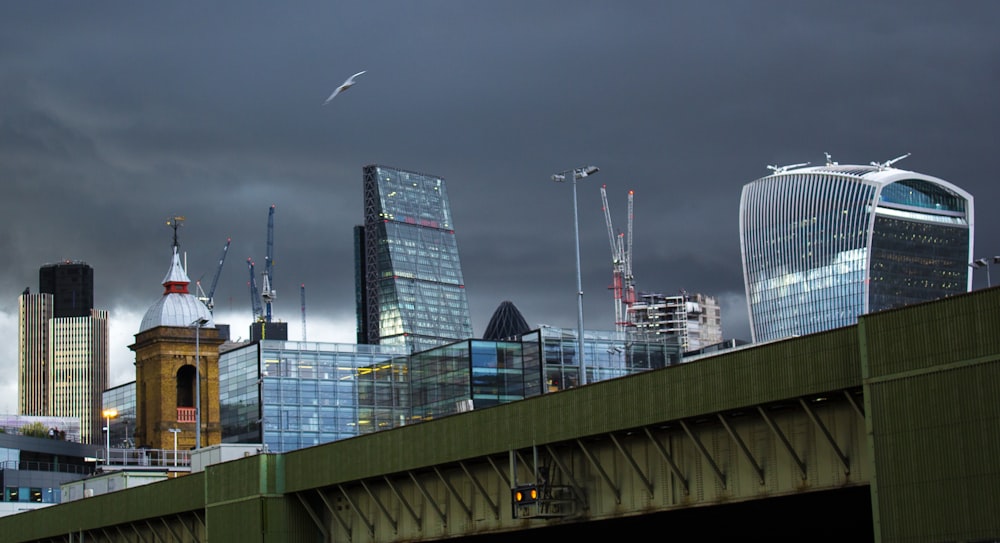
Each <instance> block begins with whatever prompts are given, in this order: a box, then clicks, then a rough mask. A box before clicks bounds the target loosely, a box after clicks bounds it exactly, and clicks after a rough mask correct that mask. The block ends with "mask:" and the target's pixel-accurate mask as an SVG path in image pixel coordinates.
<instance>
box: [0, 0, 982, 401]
mask: <svg viewBox="0 0 1000 543" xmlns="http://www.w3.org/2000/svg"><path fill="white" fill-rule="evenodd" d="M998 22H1000V2H996V1H993V0H990V1H963V2H940V1H933V2H931V1H926V2H918V1H905V2H903V1H900V2H870V1H860V2H853V1H851V2H822V3H820V2H791V1H789V2H766V1H759V0H758V1H753V2H747V1H721V0H720V1H716V2H672V1H665V0H655V1H648V2H647V1H626V2H616V1H608V2H591V1H579V0H574V1H546V2H537V1H520V0H504V1H494V2H464V1H459V0H452V1H436V0H421V1H395V0H387V1H378V2H370V1H362V2H334V1H325V2H321V1H298V2H290V3H285V2H270V1H267V2H263V1H247V0H241V1H238V2H236V1H232V2H228V1H214V2H155V3H145V2H144V3H136V2H4V3H2V4H0V186H2V187H3V200H2V201H3V214H2V216H0V225H2V229H0V254H2V255H3V258H0V270H2V271H0V300H3V302H2V303H0V334H2V337H3V338H4V339H5V341H2V342H0V349H2V350H0V398H3V400H0V412H7V413H14V412H16V409H17V400H16V398H17V384H16V383H17V363H16V361H17V297H18V295H19V294H20V293H21V291H23V290H24V289H25V288H26V287H31V289H32V291H33V292H37V288H38V269H39V268H40V267H41V266H42V265H44V264H47V263H53V262H59V261H63V260H82V261H85V262H87V263H88V264H90V265H91V266H92V267H93V268H94V282H95V305H96V306H97V307H98V308H101V309H107V310H108V311H109V312H110V316H111V334H112V345H111V369H112V378H111V385H112V386H114V385H118V384H122V383H125V382H127V381H131V380H133V379H134V367H133V365H132V362H133V361H134V356H133V353H132V352H131V351H130V350H129V349H128V345H129V344H130V343H131V342H132V341H133V340H134V334H135V333H136V332H137V331H138V327H139V322H140V321H141V319H142V316H143V314H144V313H145V311H146V309H147V308H148V307H149V306H151V305H152V304H153V303H154V302H156V300H157V299H158V298H159V296H160V295H161V294H162V286H161V285H160V281H162V280H163V278H164V276H165V274H166V272H167V269H168V266H169V264H170V254H171V252H170V251H171V249H170V247H171V236H172V231H171V229H170V228H168V227H167V226H166V221H167V219H168V218H170V217H172V216H175V215H181V216H184V217H185V221H184V224H183V226H182V227H181V230H180V233H179V236H180V244H181V251H182V252H183V253H184V255H185V256H186V258H187V265H188V272H189V275H190V276H191V278H192V280H197V279H201V280H202V281H203V283H204V284H205V286H206V288H207V286H208V284H209V283H210V282H211V278H212V277H213V275H214V273H215V270H216V268H217V265H218V261H219V257H220V256H221V254H222V248H223V247H224V245H225V242H226V239H227V238H229V237H231V238H232V245H231V247H230V249H229V251H228V254H227V256H226V261H225V265H224V267H223V272H222V276H221V279H220V281H219V285H218V288H217V290H216V293H215V299H216V321H217V322H220V323H227V324H230V326H231V327H232V334H233V336H234V338H235V337H244V338H245V337H247V336H248V335H249V325H250V322H251V321H252V319H253V315H252V306H251V300H250V295H249V290H248V287H247V282H248V280H249V270H248V266H247V259H248V258H253V259H254V261H255V262H256V263H257V270H256V271H257V272H258V273H259V272H260V271H262V263H263V261H264V257H265V254H266V245H267V215H268V209H269V207H270V206H271V205H272V204H273V205H275V215H274V249H273V252H274V273H273V276H272V279H273V285H274V287H275V289H276V290H277V293H278V296H277V299H276V300H275V302H274V304H273V314H274V319H275V320H282V321H286V322H288V323H289V325H288V331H289V339H293V340H296V339H301V338H302V336H303V329H302V321H303V311H302V304H301V297H300V285H301V284H303V283H304V284H305V289H306V296H305V298H306V310H305V321H306V330H305V333H306V334H307V339H308V340H310V341H341V342H349V343H353V342H354V338H355V317H354V315H355V307H354V269H353V261H354V255H353V241H352V231H351V229H352V227H353V226H354V225H356V224H360V223H361V222H362V221H363V210H362V168H363V167H364V166H365V165H367V164H373V163H378V164H382V165H386V166H392V167H397V168H402V169H407V170H413V171H417V172H422V173H429V174H433V175H438V176H441V177H443V178H444V179H445V181H446V183H447V188H448V194H449V197H450V200H451V207H452V211H453V217H454V224H455V231H456V235H457V239H458V246H459V251H460V255H461V263H462V268H463V272H464V278H465V285H466V290H467V292H468V295H469V304H470V309H471V311H472V324H473V329H474V332H475V334H477V335H480V334H482V332H483V330H484V329H485V327H486V323H487V322H488V320H489V318H490V316H491V315H492V313H493V311H494V310H495V309H496V308H497V306H498V305H499V304H500V303H501V302H503V301H504V300H510V301H512V302H513V303H514V304H515V305H516V306H517V307H518V308H519V309H520V310H521V312H522V313H523V314H524V316H525V318H526V319H527V321H528V322H529V324H532V325H535V324H539V323H546V324H550V325H553V326H564V327H570V328H575V327H576V302H577V297H576V254H575V249H574V228H573V227H574V219H573V196H572V187H571V185H568V184H558V183H554V182H552V181H551V179H550V178H551V175H552V174H553V173H555V172H559V171H562V170H566V169H570V168H574V167H579V166H585V165H590V164H593V165H596V166H598V167H599V168H600V172H599V173H598V174H597V175H595V176H593V177H589V178H586V179H584V180H582V181H580V182H579V183H578V184H577V191H578V207H579V231H580V238H581V239H580V241H581V260H582V269H583V272H582V277H583V290H584V302H585V326H586V328H588V329H591V328H594V329H605V330H610V329H613V328H614V309H613V300H612V294H611V291H609V290H608V286H609V284H610V283H611V274H612V267H611V248H610V246H609V242H608V231H607V228H606V226H605V221H604V215H603V212H602V209H601V197H600V186H601V185H606V186H607V193H608V199H609V203H610V206H609V207H610V213H611V216H612V221H613V222H614V223H615V225H614V228H615V230H623V229H625V228H626V226H627V213H626V212H627V194H628V191H629V190H634V191H635V197H634V208H635V213H634V221H633V224H634V233H633V236H634V246H633V268H634V272H635V278H636V285H637V288H638V290H639V291H640V292H660V293H664V294H674V293H677V292H679V291H680V290H682V289H683V290H686V291H688V292H701V293H705V294H709V295H714V296H717V297H718V298H719V300H720V301H721V303H722V307H723V313H722V325H723V334H724V336H725V337H727V338H732V337H735V338H740V339H749V337H750V333H749V327H748V325H747V310H746V302H745V297H744V287H743V276H742V269H741V265H740V248H739V229H738V222H737V219H738V208H739V199H740V191H741V188H742V186H743V185H744V184H746V183H748V182H750V181H752V180H754V179H756V178H758V177H762V176H764V175H766V174H768V173H770V171H769V170H767V168H766V166H767V165H769V164H775V165H783V164H791V163H799V162H811V163H812V164H814V165H815V164H819V163H821V162H823V161H824V154H823V153H824V152H829V153H830V154H831V155H832V157H833V159H834V160H836V161H838V162H840V163H841V164H864V165H867V164H869V163H870V162H872V161H878V162H884V161H886V160H889V159H892V158H895V157H897V156H900V155H903V154H905V153H912V155H911V156H910V157H908V158H906V159H905V160H902V161H900V162H898V163H896V166H897V167H899V168H902V169H908V170H913V171H917V172H921V173H924V174H928V175H932V176H935V177H939V178H941V179H944V180H946V181H949V182H952V183H954V184H956V185H957V186H959V187H962V188H964V189H966V190H967V191H969V192H971V193H972V195H973V196H974V197H975V198H976V203H977V204H978V205H977V206H976V216H975V218H976V224H975V238H976V239H975V247H976V248H975V253H977V256H992V255H994V254H1000V243H998V239H997V237H998V236H997V232H998V228H1000V214H997V213H993V212H991V211H990V206H991V204H992V203H993V202H995V201H996V200H997V197H996V194H997V192H998V191H1000V188H998V183H997V179H996V175H995V173H991V172H995V171H996V165H995V164H994V163H993V162H992V159H993V158H994V156H995V155H994V153H996V152H997V147H998V145H997V144H998V140H1000V139H998V136H997V127H998V126H1000V107H998V99H997V92H998V89H1000V37H998V36H1000V32H997V26H998ZM361 70H366V71H367V73H365V74H364V75H362V76H360V77H359V78H358V82H357V84H356V85H355V86H354V87H352V88H351V89H350V90H348V91H347V92H345V93H343V94H341V95H340V96H338V97H337V98H335V99H334V100H333V101H332V102H330V103H329V104H327V105H325V106H324V105H323V101H324V100H325V99H326V98H327V96H328V95H329V94H330V93H331V92H332V90H333V89H334V88H335V87H336V86H337V85H339V84H340V83H341V82H342V81H344V79H346V78H347V77H348V76H349V75H351V74H353V73H355V72H359V71H361ZM978 273H981V272H977V275H976V276H975V278H974V281H975V286H976V287H981V286H985V283H986V277H985V276H980V275H978ZM994 275H996V276H997V278H998V281H1000V270H995V273H994ZM258 281H259V279H258Z"/></svg>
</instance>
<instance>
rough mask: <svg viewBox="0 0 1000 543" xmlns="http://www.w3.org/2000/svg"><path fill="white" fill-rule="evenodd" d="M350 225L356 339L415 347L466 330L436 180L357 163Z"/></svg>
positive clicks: (464, 304) (461, 289) (444, 197)
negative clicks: (360, 196)
mask: <svg viewBox="0 0 1000 543" xmlns="http://www.w3.org/2000/svg"><path fill="white" fill-rule="evenodd" d="M364 205H365V224H364V226H359V227H356V228H355V259H356V261H357V276H356V283H357V284H356V287H357V294H356V302H357V308H358V343H362V344H364V343H367V344H377V345H406V346H407V347H409V348H410V349H411V350H412V351H423V350H426V349H430V348H432V347H436V346H439V345H443V344H446V343H452V342H455V341H460V340H464V339H469V338H471V337H472V321H471V318H470V317H469V302H468V298H467V297H466V294H465V283H464V281H463V279H462V266H461V264H460V262H459V258H458V242H457V241H456V238H455V227H454V225H453V224H452V218H451V207H450V206H449V204H448V192H447V190H446V189H445V183H444V179H442V178H440V177H438V176H434V175H427V174H422V173H417V172H410V171H406V170H400V169H397V168H388V167H385V166H379V165H369V166H365V167H364Z"/></svg>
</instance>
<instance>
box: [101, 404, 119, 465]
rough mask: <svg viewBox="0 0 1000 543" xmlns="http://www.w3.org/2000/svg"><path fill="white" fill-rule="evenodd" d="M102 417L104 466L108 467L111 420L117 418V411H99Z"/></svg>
mask: <svg viewBox="0 0 1000 543" xmlns="http://www.w3.org/2000/svg"><path fill="white" fill-rule="evenodd" d="M101 414H102V415H104V424H105V426H104V431H105V442H104V465H105V466H106V465H108V463H109V462H110V461H111V418H112V417H117V416H118V410H117V409H114V408H112V409H105V410H104V411H101Z"/></svg>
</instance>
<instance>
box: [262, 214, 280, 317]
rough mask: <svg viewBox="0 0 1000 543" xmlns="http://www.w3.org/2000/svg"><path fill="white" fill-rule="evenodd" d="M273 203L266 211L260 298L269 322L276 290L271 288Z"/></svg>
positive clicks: (272, 272) (272, 271) (272, 269)
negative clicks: (265, 239) (265, 243)
mask: <svg viewBox="0 0 1000 543" xmlns="http://www.w3.org/2000/svg"><path fill="white" fill-rule="evenodd" d="M273 274H274V204H271V208H270V210H268V213H267V256H265V257H264V274H263V284H262V285H261V287H262V291H261V294H260V296H261V298H263V300H264V307H265V311H264V322H271V303H272V302H273V301H274V299H275V298H276V297H277V294H278V293H277V292H275V291H274V289H273V288H271V285H272V281H273V280H274V277H273Z"/></svg>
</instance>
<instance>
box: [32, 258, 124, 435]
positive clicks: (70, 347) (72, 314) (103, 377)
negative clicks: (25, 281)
mask: <svg viewBox="0 0 1000 543" xmlns="http://www.w3.org/2000/svg"><path fill="white" fill-rule="evenodd" d="M39 284H40V290H41V291H42V292H40V293H39V294H31V293H30V290H29V289H25V291H24V292H23V293H22V294H21V296H20V297H19V298H18V313H19V319H18V358H19V360H18V410H19V413H20V414H23V415H41V416H53V417H79V418H80V434H81V439H83V440H84V441H85V442H88V443H98V442H100V441H101V438H102V436H103V434H102V432H101V428H102V427H103V419H102V417H101V394H102V393H103V391H104V389H106V388H107V385H108V373H109V361H110V355H109V353H108V345H109V339H108V338H109V335H110V331H109V324H108V312H107V311H105V310H99V309H94V308H93V286H94V283H93V270H92V268H90V266H88V265H87V264H86V263H83V262H65V263H61V264H49V265H46V266H43V267H42V268H41V270H40V271H39Z"/></svg>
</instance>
